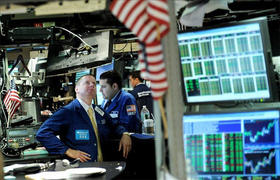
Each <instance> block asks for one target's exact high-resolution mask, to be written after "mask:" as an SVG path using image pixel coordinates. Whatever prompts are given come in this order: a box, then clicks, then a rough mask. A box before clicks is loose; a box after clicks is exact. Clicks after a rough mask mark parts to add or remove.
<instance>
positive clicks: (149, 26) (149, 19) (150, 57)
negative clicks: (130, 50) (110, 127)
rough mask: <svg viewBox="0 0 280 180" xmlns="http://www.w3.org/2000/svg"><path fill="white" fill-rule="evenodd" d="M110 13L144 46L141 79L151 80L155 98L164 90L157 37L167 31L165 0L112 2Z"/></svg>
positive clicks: (162, 61)
mask: <svg viewBox="0 0 280 180" xmlns="http://www.w3.org/2000/svg"><path fill="white" fill-rule="evenodd" d="M110 10H111V12H112V14H113V15H115V16H116V17H117V18H118V19H119V21H121V22H122V23H123V24H124V25H125V26H126V27H127V28H128V29H130V30H131V31H132V32H133V33H134V34H135V35H136V36H137V37H138V38H139V40H140V41H141V42H142V43H144V44H145V47H144V48H143V49H142V50H141V51H140V52H139V65H140V69H141V76H142V77H143V78H144V79H147V80H150V81H151V90H152V94H153V98H154V99H159V98H160V97H161V96H162V95H163V94H164V92H165V91H166V89H167V87H168V86H167V78H166V72H165V64H164V57H163V53H162V47H161V44H160V38H162V37H163V36H164V35H166V34H167V33H168V31H169V22H170V21H169V14H168V5H167V0H113V2H112V4H111V5H110Z"/></svg>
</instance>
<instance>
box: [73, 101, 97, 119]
mask: <svg viewBox="0 0 280 180" xmlns="http://www.w3.org/2000/svg"><path fill="white" fill-rule="evenodd" d="M77 99H78V101H79V103H80V104H81V105H82V106H83V108H84V110H85V111H86V112H88V108H90V106H89V105H87V103H85V102H84V101H83V100H81V99H80V98H77ZM92 112H93V117H95V112H94V110H93V111H92ZM95 118H96V117H95Z"/></svg>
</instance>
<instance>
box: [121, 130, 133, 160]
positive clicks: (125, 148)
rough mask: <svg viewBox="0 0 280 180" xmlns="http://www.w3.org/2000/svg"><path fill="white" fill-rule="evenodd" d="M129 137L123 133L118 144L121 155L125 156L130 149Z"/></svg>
mask: <svg viewBox="0 0 280 180" xmlns="http://www.w3.org/2000/svg"><path fill="white" fill-rule="evenodd" d="M131 144H132V143H131V138H130V136H129V135H128V134H123V135H122V138H121V140H120V144H119V151H121V149H123V157H124V158H127V155H128V153H129V152H130V150H131Z"/></svg>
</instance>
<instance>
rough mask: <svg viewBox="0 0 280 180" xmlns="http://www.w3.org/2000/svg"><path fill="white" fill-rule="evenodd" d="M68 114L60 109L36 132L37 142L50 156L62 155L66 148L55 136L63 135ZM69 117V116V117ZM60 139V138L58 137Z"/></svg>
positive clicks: (67, 122)
mask: <svg viewBox="0 0 280 180" xmlns="http://www.w3.org/2000/svg"><path fill="white" fill-rule="evenodd" d="M67 114H68V115H67ZM69 114H70V112H68V110H66V109H63V108H62V109H60V110H58V111H57V112H55V113H54V114H53V116H52V117H50V118H49V119H48V120H46V121H45V122H44V123H43V124H42V126H41V127H40V129H39V130H38V131H37V134H36V138H37V140H38V141H39V142H40V143H41V144H42V145H43V146H44V147H45V148H46V149H47V150H48V152H49V153H50V154H64V153H65V152H66V150H67V149H68V147H67V146H66V145H65V144H64V143H63V142H62V141H61V140H60V139H58V138H57V137H56V136H57V135H61V134H63V132H64V131H66V130H67V129H68V127H67V126H68V124H69V123H71V122H69V120H70V118H68V116H69ZM70 116H71V115H70ZM60 138H61V137H60Z"/></svg>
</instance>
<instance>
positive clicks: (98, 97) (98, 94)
mask: <svg viewBox="0 0 280 180" xmlns="http://www.w3.org/2000/svg"><path fill="white" fill-rule="evenodd" d="M96 100H97V103H96V104H97V105H101V104H102V102H103V100H104V98H103V94H102V93H101V92H100V84H96Z"/></svg>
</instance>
